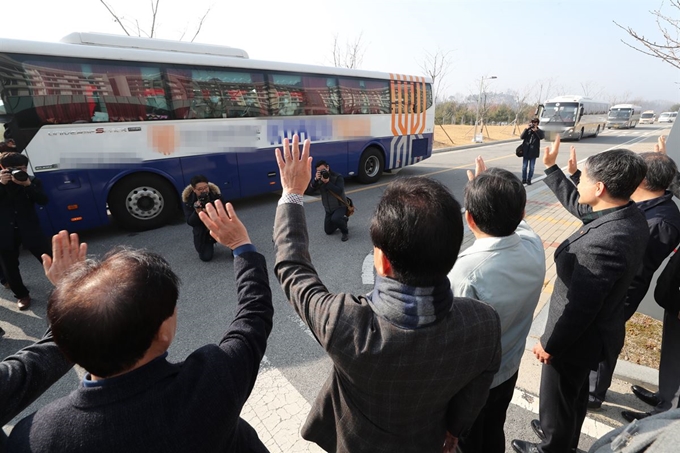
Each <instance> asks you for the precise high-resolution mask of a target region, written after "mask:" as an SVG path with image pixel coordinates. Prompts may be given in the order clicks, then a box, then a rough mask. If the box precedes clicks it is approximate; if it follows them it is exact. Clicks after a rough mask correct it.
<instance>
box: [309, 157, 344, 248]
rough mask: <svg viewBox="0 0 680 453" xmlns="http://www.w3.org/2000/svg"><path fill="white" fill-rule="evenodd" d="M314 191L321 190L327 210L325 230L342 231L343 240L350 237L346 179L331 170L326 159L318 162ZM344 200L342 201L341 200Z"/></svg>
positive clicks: (327, 232) (329, 232) (313, 183)
mask: <svg viewBox="0 0 680 453" xmlns="http://www.w3.org/2000/svg"><path fill="white" fill-rule="evenodd" d="M309 186H310V188H311V189H312V191H319V193H320V194H321V203H322V204H323V208H324V209H325V210H326V217H325V218H324V221H323V230H324V231H325V232H326V234H333V233H335V231H336V230H338V229H339V230H340V233H342V236H341V238H340V239H341V240H342V242H345V241H347V239H349V236H348V234H349V230H348V229H347V221H348V220H349V217H347V215H346V214H347V205H346V203H347V197H346V196H345V179H344V178H343V177H342V175H341V174H340V173H336V172H334V171H331V167H330V165H328V162H326V161H325V160H320V161H319V162H317V163H316V174H315V175H314V180H313V181H312V182H311V183H310V185H309ZM341 200H342V201H341Z"/></svg>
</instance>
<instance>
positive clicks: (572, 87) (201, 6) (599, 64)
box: [0, 0, 680, 102]
mask: <svg viewBox="0 0 680 453" xmlns="http://www.w3.org/2000/svg"><path fill="white" fill-rule="evenodd" d="M2 3H3V5H2V17H3V19H4V20H3V25H2V27H0V37H5V38H16V39H30V40H38V41H58V40H59V39H61V37H62V36H64V35H66V34H68V33H70V32H74V31H97V32H103V33H122V30H121V29H120V27H119V26H118V24H116V23H115V22H114V21H113V19H112V18H111V16H110V15H109V13H108V12H107V11H106V9H105V8H104V6H103V5H102V4H101V3H100V1H99V0H12V1H10V0H7V1H3V2H2ZM108 3H109V4H110V5H111V6H112V7H113V8H114V10H115V11H116V12H117V13H118V14H119V15H120V16H123V17H125V18H130V19H133V18H136V19H138V21H139V23H140V25H141V27H142V28H145V29H147V31H148V29H149V28H150V27H149V25H150V22H151V21H150V18H151V7H150V3H151V0H108ZM211 5H212V10H211V12H210V14H209V16H208V17H207V18H206V21H205V23H204V25H203V28H202V31H201V33H200V35H199V36H198V38H197V39H196V41H197V42H205V43H211V44H222V45H229V46H233V47H239V48H242V49H245V50H246V51H247V52H248V53H249V54H250V58H252V59H260V60H279V61H288V62H294V63H310V64H321V65H330V64H331V49H332V44H333V36H334V34H336V33H337V34H338V35H339V39H340V42H341V43H344V42H345V41H347V40H349V41H352V40H354V39H356V38H357V37H358V36H359V35H360V34H361V33H363V38H362V41H363V43H364V46H365V54H364V57H363V64H362V66H361V68H362V69H369V70H376V71H382V72H397V73H405V74H415V75H418V74H422V70H421V69H420V64H421V63H422V61H423V59H424V56H425V54H426V52H430V53H435V52H437V49H441V50H444V51H451V52H450V58H451V67H450V71H449V75H448V77H447V79H446V85H447V89H446V93H448V94H454V93H461V94H473V93H476V92H477V91H478V90H479V80H480V78H481V77H482V76H490V75H495V76H497V77H498V78H497V79H496V80H493V81H492V82H491V83H490V87H489V90H491V91H500V92H504V91H506V90H518V91H524V90H526V89H527V87H528V86H530V85H531V84H538V83H540V82H543V84H544V86H547V85H548V84H549V83H551V84H552V86H553V87H557V89H560V90H561V91H562V92H563V93H564V94H583V90H582V88H581V84H582V83H585V84H587V85H588V86H589V88H590V91H591V94H593V93H594V94H597V93H598V92H599V93H600V96H599V97H600V98H602V99H604V100H610V99H611V97H612V96H616V97H622V96H624V95H625V94H626V93H629V94H631V95H632V96H633V97H637V98H641V99H645V100H667V101H669V102H678V101H679V100H680V84H676V82H680V77H679V75H680V74H678V70H676V69H675V68H673V67H672V66H670V65H669V64H667V63H664V62H662V61H661V60H658V59H655V58H652V57H648V56H645V55H643V54H641V53H639V52H636V51H634V50H632V49H630V48H629V47H627V46H626V45H625V44H623V43H622V42H621V40H622V39H623V40H626V41H628V42H631V43H632V42H633V40H632V39H631V38H629V37H628V35H627V34H626V32H625V31H624V30H622V29H620V28H618V27H617V26H616V25H615V24H614V23H613V21H616V22H618V23H620V24H622V25H626V26H631V27H632V28H634V29H635V30H636V31H638V32H639V33H641V34H644V35H645V36H646V37H649V38H657V39H658V38H660V37H661V33H660V32H659V30H658V27H657V25H656V23H655V21H654V16H652V14H650V12H649V11H650V10H652V9H658V8H661V10H662V12H665V13H667V14H669V15H671V16H672V17H675V18H676V19H680V17H679V16H680V11H678V10H677V9H675V8H673V7H672V6H671V5H669V4H668V1H666V2H665V3H664V2H662V1H661V0H636V1H630V0H571V1H554V0H541V1H539V0H342V1H338V0H286V1H283V0H278V1H273V0H250V1H244V0H239V1H229V0H161V5H160V10H159V13H158V23H157V28H158V33H157V37H159V38H165V39H178V38H179V37H180V35H181V34H182V31H183V30H184V29H185V28H186V27H187V26H188V31H187V33H186V35H187V37H191V36H193V32H194V25H195V24H197V23H198V20H199V18H200V17H201V16H202V15H203V13H204V12H205V11H206V9H207V8H208V7H210V6H211ZM132 28H133V27H132ZM551 94H554V93H551ZM535 96H537V94H536V95H535Z"/></svg>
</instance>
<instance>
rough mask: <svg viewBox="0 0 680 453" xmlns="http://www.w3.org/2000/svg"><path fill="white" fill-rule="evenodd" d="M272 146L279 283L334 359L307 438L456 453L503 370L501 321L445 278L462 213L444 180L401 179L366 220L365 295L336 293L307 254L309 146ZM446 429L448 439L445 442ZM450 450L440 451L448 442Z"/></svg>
mask: <svg viewBox="0 0 680 453" xmlns="http://www.w3.org/2000/svg"><path fill="white" fill-rule="evenodd" d="M298 140H299V139H298V137H297V135H295V136H294V138H293V147H292V150H291V148H290V144H289V141H288V139H285V140H284V145H283V146H284V152H283V155H281V153H280V151H279V150H278V149H277V162H278V165H279V170H280V171H279V173H280V174H281V186H282V188H283V194H282V196H281V200H280V201H279V206H278V208H277V210H276V220H275V222H274V247H275V253H276V265H275V272H276V276H277V278H278V279H279V281H280V282H281V286H282V287H283V290H284V292H285V293H286V297H287V298H288V300H289V301H290V303H291V304H292V305H293V307H294V308H295V310H296V311H297V313H298V315H299V316H300V318H301V319H302V320H303V321H304V323H305V324H306V325H307V326H308V327H309V328H310V330H311V332H312V334H313V335H314V337H315V338H316V340H317V341H318V342H319V344H320V345H321V347H323V349H324V350H325V351H326V353H327V354H328V355H329V357H330V358H331V360H332V361H333V369H332V371H331V374H330V376H329V377H328V380H327V381H326V383H325V384H324V386H323V388H322V390H321V391H320V392H319V395H318V396H317V398H316V401H315V402H314V405H313V406H312V409H311V411H310V413H309V416H308V417H307V421H306V423H305V425H304V426H303V427H302V431H301V433H302V437H303V438H304V439H307V440H310V441H312V442H316V443H317V444H318V445H319V446H320V447H321V448H323V449H324V450H326V451H329V452H336V453H350V452H351V453H362V452H397V451H398V452H400V453H442V451H446V452H448V451H453V447H454V445H455V444H456V443H457V438H458V437H460V436H464V435H465V433H466V432H467V431H468V430H469V429H470V427H471V426H472V424H473V422H474V420H475V419H476V418H477V415H478V414H479V411H480V410H481V408H482V406H483V405H484V402H485V401H486V398H487V396H488V394H489V386H490V385H491V381H492V380H493V376H494V375H495V373H496V371H498V367H499V364H500V356H501V346H500V320H499V318H498V314H497V313H496V312H495V311H494V310H493V308H491V307H490V306H489V305H487V304H484V303H482V302H479V301H477V300H474V299H468V298H464V297H453V294H452V292H451V284H450V283H449V279H448V278H447V274H448V272H449V271H450V270H451V268H452V267H453V263H454V262H455V261H456V258H457V254H458V251H459V249H460V244H461V241H462V239H463V219H462V218H461V215H460V205H459V204H458V203H457V202H456V200H455V199H454V198H453V196H452V195H451V193H450V192H449V190H448V189H447V188H446V187H444V186H443V185H442V184H441V183H439V182H437V181H435V180H432V179H429V178H425V177H414V178H399V179H398V180H397V181H395V182H393V183H392V184H390V185H389V186H388V187H387V189H386V190H385V193H384V194H383V196H382V198H381V200H380V202H379V204H378V207H377V210H376V213H375V215H374V216H373V219H372V220H371V231H370V232H371V240H372V242H373V245H374V248H373V251H374V253H373V257H374V264H375V267H376V274H377V275H376V279H375V284H374V287H373V291H372V292H371V293H369V294H367V295H364V294H362V295H353V294H348V293H337V294H334V293H331V292H329V291H328V289H327V288H326V286H325V285H324V284H323V282H322V281H321V279H320V278H319V275H318V274H317V273H316V270H315V269H314V266H313V264H312V262H311V257H310V255H309V238H308V233H307V223H306V219H305V209H304V206H303V197H302V195H303V193H304V191H305V189H306V188H307V185H308V183H309V180H310V177H311V158H310V157H309V148H310V142H309V140H306V141H305V144H304V148H303V150H302V157H300V150H299V141H298ZM447 433H448V434H447ZM444 445H446V446H445V447H444V450H443V449H442V446H444Z"/></svg>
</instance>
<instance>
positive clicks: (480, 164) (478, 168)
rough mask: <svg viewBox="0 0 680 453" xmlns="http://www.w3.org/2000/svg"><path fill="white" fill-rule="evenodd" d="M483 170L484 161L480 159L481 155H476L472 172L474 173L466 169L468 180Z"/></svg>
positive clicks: (484, 166) (484, 169) (484, 168)
mask: <svg viewBox="0 0 680 453" xmlns="http://www.w3.org/2000/svg"><path fill="white" fill-rule="evenodd" d="M485 171H486V164H485V163H484V159H482V156H477V157H476V158H475V172H474V174H473V173H472V170H468V171H467V177H468V181H472V180H473V179H475V178H476V177H477V176H479V175H480V173H482V172H485Z"/></svg>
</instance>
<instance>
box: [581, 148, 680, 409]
mask: <svg viewBox="0 0 680 453" xmlns="http://www.w3.org/2000/svg"><path fill="white" fill-rule="evenodd" d="M640 156H642V158H643V159H644V160H645V163H646V164H647V174H646V176H645V179H644V180H643V181H642V183H641V184H640V186H639V187H638V188H637V189H636V190H635V192H634V193H633V195H632V196H631V198H632V200H633V201H634V202H635V203H636V205H637V207H638V208H639V209H640V210H641V211H642V212H643V213H644V215H645V218H646V219H647V225H648V226H649V242H648V243H647V250H646V251H645V255H644V258H643V259H642V266H640V268H639V269H638V272H637V273H636V274H635V277H634V278H633V283H632V284H631V285H630V288H628V293H627V294H626V299H625V301H624V307H625V308H624V316H625V318H626V321H627V320H629V319H630V318H631V317H632V316H633V315H634V314H635V312H636V311H637V309H638V306H639V305H640V302H642V299H643V298H644V297H645V294H647V290H648V289H649V285H650V282H651V281H652V277H653V276H654V272H656V270H657V269H658V268H659V266H660V265H661V263H662V262H663V261H664V260H665V259H666V258H668V256H669V255H670V254H671V252H673V249H675V247H676V246H677V245H678V243H679V242H680V210H678V206H677V205H676V204H675V202H674V201H673V199H672V198H673V194H672V193H671V192H670V191H668V190H667V189H668V187H669V186H670V185H671V183H672V182H673V179H674V178H675V175H676V174H677V172H678V168H677V166H676V165H675V162H673V159H671V158H670V157H668V156H667V155H665V154H662V153H651V152H650V153H642V154H640ZM572 160H573V161H574V162H576V156H575V151H574V156H572V159H569V163H570V167H571V162H572ZM572 170H573V171H572ZM569 172H570V173H573V174H572V181H577V178H579V177H580V173H581V172H580V170H577V169H575V168H570V169H569ZM672 321H673V320H672ZM674 324H675V325H677V324H678V322H677V317H676V320H675V323H674ZM664 327H666V323H665V322H664ZM664 346H665V345H664ZM621 348H623V343H621V344H620V346H619V347H618V350H619V351H621ZM661 349H662V351H663V350H664V348H663V347H662V348H661ZM674 349H675V348H674ZM676 352H677V351H676ZM675 355H677V354H675ZM617 356H618V353H617V354H616V356H612V357H611V358H612V359H614V360H613V361H602V362H600V364H599V366H598V369H597V371H592V372H591V373H590V396H589V399H588V408H590V409H597V408H599V407H600V406H602V402H603V401H604V400H605V396H606V394H607V390H608V389H609V386H610V385H611V382H612V376H613V375H614V368H615V366H616V357H617ZM660 370H662V368H660ZM673 374H675V373H673ZM668 378H670V379H673V380H675V381H676V382H677V380H678V379H679V378H680V377H676V376H668ZM666 380H667V379H660V381H661V382H665V381H666ZM633 387H634V391H635V389H640V388H641V387H639V386H633ZM676 390H677V386H676V388H675V389H673V391H672V393H671V395H674V394H675V391H676ZM671 400H672V397H671V398H668V401H667V402H665V404H664V407H663V408H659V412H661V411H662V410H668V409H670V407H671ZM629 414H635V415H637V416H638V417H637V418H641V417H644V416H646V414H645V413H633V412H630V411H624V418H628V419H629V421H631V420H630V417H627V415H629Z"/></svg>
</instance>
